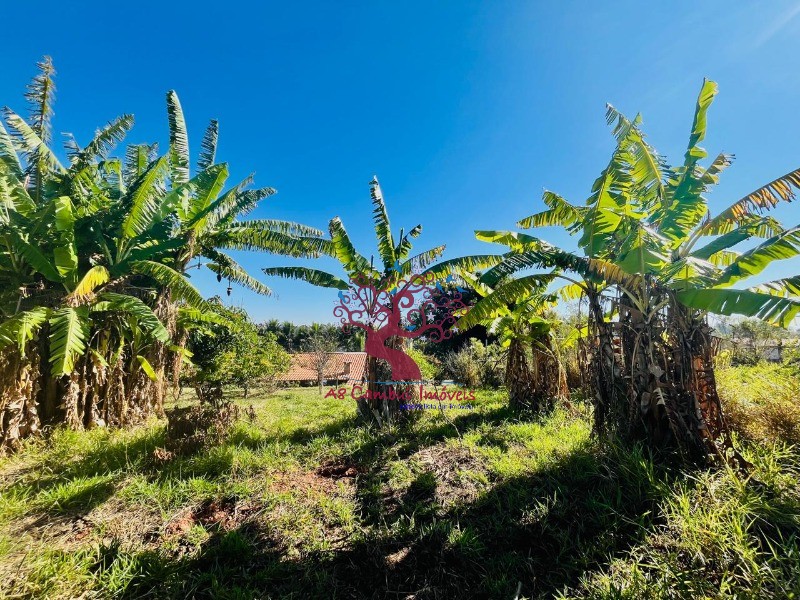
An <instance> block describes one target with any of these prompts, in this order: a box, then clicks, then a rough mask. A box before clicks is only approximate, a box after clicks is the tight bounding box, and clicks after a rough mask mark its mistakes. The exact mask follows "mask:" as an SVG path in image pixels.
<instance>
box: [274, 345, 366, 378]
mask: <svg viewBox="0 0 800 600" xmlns="http://www.w3.org/2000/svg"><path fill="white" fill-rule="evenodd" d="M291 358H292V362H291V365H290V366H289V371H288V372H286V373H284V374H283V375H280V376H279V377H278V381H313V382H316V381H317V369H316V367H315V360H314V353H312V352H301V353H298V354H292V356H291ZM366 373H367V353H366V352H333V353H332V354H331V357H330V359H329V361H328V364H327V365H326V366H325V379H326V380H332V379H338V380H339V381H347V380H354V381H362V380H365V379H366Z"/></svg>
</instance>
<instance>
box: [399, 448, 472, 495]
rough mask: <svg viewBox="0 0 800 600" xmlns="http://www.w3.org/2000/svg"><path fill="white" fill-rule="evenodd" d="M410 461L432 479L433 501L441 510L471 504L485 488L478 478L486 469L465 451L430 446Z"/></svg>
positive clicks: (470, 453)
mask: <svg viewBox="0 0 800 600" xmlns="http://www.w3.org/2000/svg"><path fill="white" fill-rule="evenodd" d="M413 458H414V460H416V461H417V462H418V463H419V464H420V465H422V466H423V467H424V468H425V469H426V471H429V472H431V473H433V474H434V475H435V476H436V490H435V498H436V500H437V502H439V503H440V504H441V505H442V506H443V507H449V506H452V505H454V504H459V503H469V502H472V501H474V500H475V498H477V497H478V495H479V494H480V492H481V491H483V490H484V489H485V488H486V485H485V484H484V483H482V482H481V480H480V477H479V475H480V474H486V473H487V469H486V466H485V464H484V462H483V460H482V459H481V457H480V456H478V455H476V454H474V453H472V452H470V451H469V449H468V448H460V447H453V446H442V445H440V446H432V447H430V448H425V449H424V450H420V451H419V452H417V453H416V454H415V455H414V457H413Z"/></svg>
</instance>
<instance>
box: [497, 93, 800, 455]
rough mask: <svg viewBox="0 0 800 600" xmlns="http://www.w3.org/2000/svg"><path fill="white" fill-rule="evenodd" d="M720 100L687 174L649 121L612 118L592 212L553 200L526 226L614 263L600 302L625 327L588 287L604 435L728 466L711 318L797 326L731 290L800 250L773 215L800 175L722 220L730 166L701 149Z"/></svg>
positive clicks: (694, 138)
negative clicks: (551, 229) (650, 130)
mask: <svg viewBox="0 0 800 600" xmlns="http://www.w3.org/2000/svg"><path fill="white" fill-rule="evenodd" d="M715 94H716V85H715V84H714V83H713V82H710V81H705V82H704V84H703V86H702V89H701V92H700V96H699V98H698V102H697V107H696V110H695V116H694V120H693V124H692V131H691V133H690V138H689V144H688V147H687V151H686V153H685V156H684V161H683V164H682V165H680V166H677V167H670V166H668V165H667V163H666V161H665V159H664V158H663V157H661V156H660V155H658V154H657V153H656V152H655V150H653V149H652V148H651V147H650V146H649V144H648V143H647V142H646V141H645V138H644V135H643V133H642V131H641V118H640V117H638V116H637V117H636V118H635V119H633V120H629V119H627V118H626V117H624V115H622V114H621V113H619V112H618V111H616V110H615V109H614V108H613V107H609V108H608V111H607V116H608V120H609V123H613V124H614V128H613V132H614V135H615V137H616V147H615V150H614V152H613V154H612V158H611V160H610V162H609V164H608V166H607V167H606V169H605V170H604V171H603V172H602V173H601V176H600V177H599V178H598V179H597V181H596V182H595V184H594V186H593V188H592V194H591V196H590V197H589V199H588V200H587V202H586V204H585V205H584V206H576V205H573V204H570V203H568V202H567V201H565V200H564V199H563V198H561V197H559V196H557V195H556V194H553V193H551V192H546V194H545V198H544V200H545V203H546V205H547V206H548V209H547V210H545V211H543V212H540V213H536V214H535V215H532V216H530V217H528V218H526V219H523V220H522V221H520V223H519V225H520V226H522V227H540V226H549V225H560V226H563V227H565V228H567V230H568V231H569V232H570V233H573V234H576V235H578V234H579V235H580V239H579V242H578V245H579V248H580V250H581V251H582V253H583V254H584V256H583V257H580V258H583V259H585V261H588V262H584V263H583V265H584V267H585V266H587V265H589V264H590V263H591V262H592V261H595V262H596V261H602V263H603V265H604V266H603V269H602V270H603V271H604V273H602V284H601V285H603V286H604V288H602V289H600V290H599V291H600V293H601V294H602V295H603V296H605V304H606V307H607V308H608V309H609V310H607V311H605V314H608V313H613V314H615V315H616V316H615V317H614V319H615V320H614V321H613V323H609V322H607V320H606V318H605V315H604V312H603V311H602V310H599V307H598V302H597V298H598V296H597V295H596V294H594V293H592V291H591V290H590V289H589V286H584V290H583V291H585V292H587V294H586V296H587V298H588V299H589V305H590V324H591V325H592V326H593V327H594V328H598V332H599V334H598V338H597V339H598V344H599V346H600V348H599V351H598V352H596V353H595V354H594V356H595V357H600V358H601V361H600V363H601V364H600V365H596V366H595V369H594V370H595V371H597V372H598V373H600V374H601V377H599V378H598V382H597V383H598V385H597V386H596V396H595V397H596V398H597V400H598V402H597V404H598V406H597V408H598V409H599V410H596V419H597V420H596V425H597V426H598V428H600V429H608V430H611V431H612V432H613V433H616V434H618V435H622V436H625V437H645V438H647V439H649V440H650V441H651V442H653V443H655V444H657V445H661V444H662V443H663V444H669V445H677V446H678V448H680V449H681V450H683V451H685V453H687V454H693V455H697V456H702V457H718V458H724V456H723V455H724V453H725V451H726V446H729V442H728V440H727V437H726V436H725V435H724V433H725V424H724V420H723V418H722V411H721V407H720V404H719V398H718V396H717V393H716V385H715V382H714V378H713V362H712V360H713V352H712V346H711V330H710V328H709V327H708V324H707V320H706V314H707V313H708V312H716V313H720V314H734V313H736V314H744V315H748V316H758V317H761V318H765V319H767V320H770V321H772V322H775V323H778V324H784V325H785V324H786V323H788V321H789V320H791V318H793V317H794V316H795V315H796V314H797V312H798V309H800V306H799V305H798V304H797V301H796V300H795V299H792V298H787V297H780V296H771V295H770V294H767V293H765V292H763V291H762V290H758V289H750V290H742V289H733V288H731V286H732V285H734V284H737V283H738V282H740V281H741V280H742V279H744V278H745V277H748V276H751V275H755V274H757V273H759V272H761V271H762V270H763V269H764V268H765V267H766V266H767V265H768V264H769V263H770V262H771V261H772V260H776V259H783V258H791V257H793V256H796V254H797V253H798V251H799V250H800V246H798V243H797V242H798V236H797V231H796V230H795V229H791V230H786V231H784V230H783V229H782V228H781V226H780V224H779V223H777V221H775V220H774V219H772V218H770V217H767V216H764V215H763V214H761V213H762V212H763V211H765V210H768V209H770V208H772V207H774V206H775V205H777V204H778V203H780V202H782V201H790V200H791V199H793V197H794V193H795V190H796V188H797V187H798V183H800V171H798V170H795V171H792V172H790V173H788V174H786V175H784V176H783V177H780V178H778V179H776V180H775V181H773V182H771V183H769V184H767V185H766V186H763V187H761V188H759V189H758V190H756V191H755V192H753V193H751V194H748V195H747V196H745V197H744V198H742V199H740V200H738V201H736V202H735V203H733V204H732V205H731V206H730V207H729V208H728V209H726V210H724V211H722V212H721V213H719V214H718V215H717V216H711V214H710V212H709V209H708V205H707V200H706V198H705V196H704V194H705V193H706V192H707V191H709V190H710V189H711V187H712V186H713V185H715V184H716V183H717V181H718V179H719V174H720V172H721V171H722V170H723V169H725V168H726V167H727V166H728V165H729V164H730V162H731V157H729V156H726V155H722V154H721V155H719V156H718V157H717V158H716V159H715V160H713V161H712V162H711V164H710V165H709V166H708V167H706V168H703V167H701V166H700V165H699V163H700V161H701V160H702V159H703V158H705V157H706V152H705V151H704V150H703V149H702V148H700V147H699V145H698V144H699V143H700V142H701V141H702V140H703V139H704V137H705V132H706V120H707V119H706V115H707V110H708V107H709V106H710V104H711V101H712V100H713V97H714V95H715ZM508 235H509V234H503V233H502V232H500V233H498V232H489V233H488V234H487V235H486V236H485V237H487V238H489V239H494V240H500V241H502V240H503V239H509V238H508ZM757 237H764V238H766V240H765V241H764V242H762V243H761V244H759V245H757V246H756V247H754V248H751V249H749V250H747V251H745V252H742V253H737V252H736V251H735V249H734V246H736V245H737V244H739V243H741V242H745V241H747V240H749V239H751V238H757ZM514 243H516V244H518V246H519V245H520V244H521V245H522V246H523V248H519V247H518V251H519V252H522V253H523V255H526V256H527V257H528V258H537V259H539V260H537V261H534V262H536V263H537V264H539V265H542V264H546V265H555V264H561V263H563V260H562V259H563V258H564V257H563V251H559V252H561V254H559V253H553V252H552V249H551V248H550V249H548V247H547V246H542V242H541V241H539V240H536V239H535V238H527V239H523V241H522V242H520V239H515V240H514ZM701 243H702V245H700V244H701ZM698 245H700V247H699V248H698ZM548 254H549V255H550V256H546V255H548ZM573 258H579V257H577V256H576V257H573ZM567 262H573V263H575V261H574V260H571V261H567ZM579 264H580V263H579ZM598 264H599V263H598ZM561 266H562V267H564V268H569V267H566V266H565V265H563V264H561ZM609 327H611V328H612V331H611V332H609ZM609 334H610V335H609ZM615 350H616V351H615ZM609 379H611V380H612V382H611V384H609ZM620 383H621V385H620ZM625 388H627V389H625ZM603 390H605V392H603ZM598 415H599V418H598Z"/></svg>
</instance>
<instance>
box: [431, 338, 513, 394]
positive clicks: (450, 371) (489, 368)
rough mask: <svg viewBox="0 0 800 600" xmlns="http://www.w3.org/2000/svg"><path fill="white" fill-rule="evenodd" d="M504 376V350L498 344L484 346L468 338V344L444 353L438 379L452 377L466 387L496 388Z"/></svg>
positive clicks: (501, 382)
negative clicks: (454, 350)
mask: <svg viewBox="0 0 800 600" xmlns="http://www.w3.org/2000/svg"><path fill="white" fill-rule="evenodd" d="M504 377H505V351H504V350H503V348H501V347H500V346H499V345H498V344H488V345H486V346H484V345H483V344H482V343H481V342H480V341H478V340H475V339H473V340H470V344H469V345H468V346H465V347H463V348H462V349H461V350H458V351H456V352H449V353H447V354H445V356H444V359H443V360H442V365H441V372H440V374H439V378H440V379H452V380H453V381H456V382H458V383H460V384H462V385H465V386H467V387H471V388H474V387H491V388H497V387H500V386H501V385H502V384H503V380H504Z"/></svg>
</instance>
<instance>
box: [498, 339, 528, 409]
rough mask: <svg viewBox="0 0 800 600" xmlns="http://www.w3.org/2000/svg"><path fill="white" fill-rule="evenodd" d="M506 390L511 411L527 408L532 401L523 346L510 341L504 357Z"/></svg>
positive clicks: (526, 358)
mask: <svg viewBox="0 0 800 600" xmlns="http://www.w3.org/2000/svg"><path fill="white" fill-rule="evenodd" d="M505 383H506V389H507V390H508V407H509V408H510V409H511V410H513V411H518V410H522V409H524V408H529V407H530V403H531V400H532V391H533V390H532V385H531V371H530V367H529V366H528V357H527V356H526V355H525V346H524V345H523V344H522V342H520V341H517V340H512V341H511V344H510V345H509V346H508V354H507V356H506V382H505Z"/></svg>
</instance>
